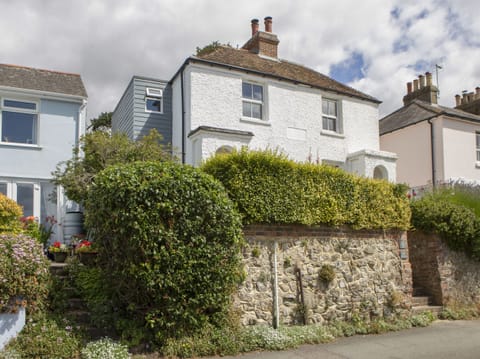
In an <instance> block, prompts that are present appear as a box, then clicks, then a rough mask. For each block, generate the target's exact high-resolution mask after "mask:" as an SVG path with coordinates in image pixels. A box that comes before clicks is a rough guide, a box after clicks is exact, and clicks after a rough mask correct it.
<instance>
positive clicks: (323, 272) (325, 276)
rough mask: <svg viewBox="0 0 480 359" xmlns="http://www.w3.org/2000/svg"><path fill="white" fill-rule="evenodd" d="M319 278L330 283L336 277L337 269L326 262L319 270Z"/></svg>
mask: <svg viewBox="0 0 480 359" xmlns="http://www.w3.org/2000/svg"><path fill="white" fill-rule="evenodd" d="M318 278H319V279H320V280H322V281H323V282H325V283H330V282H331V281H333V280H334V279H335V269H334V268H333V267H332V266H331V265H330V264H324V265H323V266H322V268H320V271H319V272H318Z"/></svg>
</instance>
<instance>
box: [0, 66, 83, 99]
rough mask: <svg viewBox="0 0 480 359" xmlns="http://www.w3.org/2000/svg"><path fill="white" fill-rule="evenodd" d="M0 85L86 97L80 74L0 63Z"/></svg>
mask: <svg viewBox="0 0 480 359" xmlns="http://www.w3.org/2000/svg"><path fill="white" fill-rule="evenodd" d="M0 86H6V87H14V88H20V89H29V90H37V91H46V92H53V93H59V94H67V95H73V96H80V97H87V92H86V90H85V86H84V85H83V82H82V79H81V77H80V75H77V74H70V73H65V72H57V71H50V70H40V69H34V68H30V67H23V66H17V65H6V64H0Z"/></svg>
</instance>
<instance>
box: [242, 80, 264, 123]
mask: <svg viewBox="0 0 480 359" xmlns="http://www.w3.org/2000/svg"><path fill="white" fill-rule="evenodd" d="M263 97H264V96H263V86H262V85H258V84H254V83H250V82H243V83H242V115H243V117H248V118H255V119H259V120H262V119H263V116H264V111H263V106H264V103H263Z"/></svg>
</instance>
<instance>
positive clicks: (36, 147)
mask: <svg viewBox="0 0 480 359" xmlns="http://www.w3.org/2000/svg"><path fill="white" fill-rule="evenodd" d="M0 147H18V148H30V149H32V150H41V149H42V147H41V146H39V145H29V144H28V143H13V142H0Z"/></svg>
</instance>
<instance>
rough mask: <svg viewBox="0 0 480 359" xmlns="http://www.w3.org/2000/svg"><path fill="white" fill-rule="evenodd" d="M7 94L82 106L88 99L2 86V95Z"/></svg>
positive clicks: (0, 91) (0, 88)
mask: <svg viewBox="0 0 480 359" xmlns="http://www.w3.org/2000/svg"><path fill="white" fill-rule="evenodd" d="M5 94H6V95H11V94H14V95H16V94H18V95H20V96H21V95H30V96H35V97H41V98H42V99H48V100H58V101H67V102H78V103H80V104H82V103H83V101H84V100H86V99H87V97H84V96H76V95H68V94H61V93H57V92H49V91H40V90H31V89H24V88H18V87H8V86H0V95H5Z"/></svg>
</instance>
